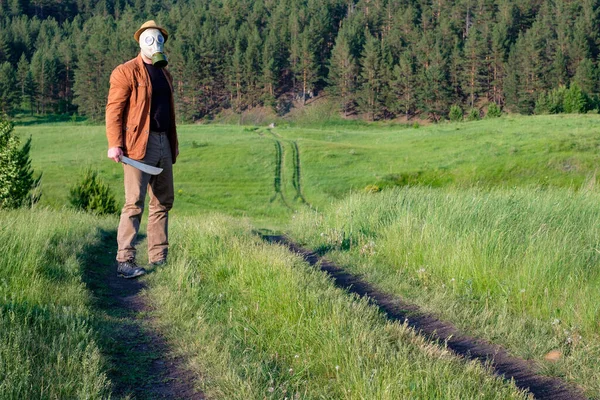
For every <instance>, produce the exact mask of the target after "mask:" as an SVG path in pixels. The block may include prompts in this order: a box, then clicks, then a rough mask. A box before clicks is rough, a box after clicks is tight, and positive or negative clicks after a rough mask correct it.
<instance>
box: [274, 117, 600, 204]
mask: <svg viewBox="0 0 600 400" xmlns="http://www.w3.org/2000/svg"><path fill="white" fill-rule="evenodd" d="M599 122H600V118H599V117H598V116H597V115H585V116H572V115H568V116H567V115H561V116H541V117H503V118H499V119H494V120H484V121H479V122H471V123H443V124H439V125H431V126H427V127H421V128H419V129H412V128H408V127H405V126H397V125H389V126H375V127H362V126H344V125H340V126H338V127H335V126H330V125H328V124H324V126H323V127H312V128H306V127H285V126H283V127H281V128H277V129H275V131H276V132H277V133H278V134H280V135H281V136H283V137H284V138H286V139H292V140H297V141H298V144H299V146H300V151H301V155H302V156H301V158H302V171H303V179H304V187H305V190H306V196H307V198H308V199H309V201H311V202H312V203H314V204H316V205H319V206H322V205H325V204H328V203H329V202H330V201H331V199H332V198H338V199H339V198H342V197H344V196H346V195H347V194H348V192H349V190H363V189H364V188H365V187H366V186H368V185H377V186H379V187H381V188H383V187H387V186H395V185H398V186H404V185H425V186H433V187H460V188H465V187H473V186H477V187H488V188H491V187H513V186H534V187H540V186H542V187H547V186H557V187H569V188H574V189H579V188H580V187H581V186H582V185H585V184H587V183H590V182H592V181H593V182H595V181H596V177H595V172H596V169H597V166H598V164H599V161H600V156H599V155H598V148H599V146H600V138H599V137H598V135H597V128H596V127H597V125H598V123H599Z"/></svg>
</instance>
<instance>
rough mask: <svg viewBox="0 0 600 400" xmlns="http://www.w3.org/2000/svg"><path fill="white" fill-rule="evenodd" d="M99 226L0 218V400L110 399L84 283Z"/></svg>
mask: <svg viewBox="0 0 600 400" xmlns="http://www.w3.org/2000/svg"><path fill="white" fill-rule="evenodd" d="M98 223H99V220H96V219H93V218H92V217H89V216H85V215H82V214H75V213H67V212H50V211H46V210H37V211H31V210H21V211H11V212H7V211H1V212H0V254H1V256H0V301H1V303H0V398H2V399H35V398H43V399H67V398H80V399H82V398H86V399H100V398H107V397H109V396H110V390H109V382H108V380H107V378H106V376H105V374H104V370H103V361H102V357H101V355H100V353H99V348H98V346H97V345H96V343H95V341H94V337H95V335H94V332H93V329H92V323H91V321H92V314H91V308H90V298H89V294H88V293H87V291H86V289H85V285H84V284H83V282H82V279H81V260H80V259H79V258H78V257H79V256H81V255H82V252H83V251H84V249H85V247H86V246H89V245H91V244H92V243H93V242H94V241H95V240H96V229H95V226H97V224H98Z"/></svg>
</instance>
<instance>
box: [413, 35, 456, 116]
mask: <svg viewBox="0 0 600 400" xmlns="http://www.w3.org/2000/svg"><path fill="white" fill-rule="evenodd" d="M417 84H418V86H419V87H420V92H419V103H420V106H421V109H422V111H423V112H425V113H427V114H429V117H430V118H431V119H433V120H434V121H436V122H437V121H439V120H440V119H441V118H442V117H443V116H444V115H445V114H446V113H447V112H448V109H449V108H450V104H451V100H452V98H451V90H450V85H449V82H448V67H447V65H446V59H445V58H444V56H443V53H442V50H441V48H440V44H439V42H436V45H435V46H434V48H433V49H431V51H430V53H429V55H428V58H427V62H426V64H425V67H424V68H423V69H422V70H421V72H420V74H419V79H418V83H417Z"/></svg>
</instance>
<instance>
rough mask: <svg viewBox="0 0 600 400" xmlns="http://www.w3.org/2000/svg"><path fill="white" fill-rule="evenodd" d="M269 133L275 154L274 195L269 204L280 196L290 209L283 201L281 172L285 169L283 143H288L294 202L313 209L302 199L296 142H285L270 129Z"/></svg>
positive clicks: (300, 173)
mask: <svg viewBox="0 0 600 400" xmlns="http://www.w3.org/2000/svg"><path fill="white" fill-rule="evenodd" d="M267 130H268V131H269V133H270V134H271V135H272V136H273V140H275V142H276V145H275V146H276V153H275V181H274V188H275V194H274V195H273V197H272V198H271V202H273V201H274V200H275V199H276V198H277V197H278V195H279V196H281V199H282V200H283V202H284V204H285V205H286V207H288V208H290V209H292V207H290V206H289V205H288V203H287V202H286V200H285V195H284V194H283V189H282V187H283V185H282V182H283V171H284V169H285V143H286V142H287V143H289V144H290V146H291V149H292V186H293V187H294V191H295V192H296V193H295V196H294V201H296V200H299V201H300V202H301V203H303V204H306V205H307V206H308V207H310V208H313V207H312V205H311V204H310V203H309V202H308V201H307V200H306V198H305V197H304V193H303V192H302V169H301V163H300V147H299V146H298V142H297V141H295V140H285V139H283V137H282V136H281V135H279V134H278V133H277V132H275V131H273V130H272V129H271V128H268V129H267Z"/></svg>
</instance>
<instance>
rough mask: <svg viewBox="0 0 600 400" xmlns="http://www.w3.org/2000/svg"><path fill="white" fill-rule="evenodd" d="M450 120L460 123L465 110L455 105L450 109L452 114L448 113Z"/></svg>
mask: <svg viewBox="0 0 600 400" xmlns="http://www.w3.org/2000/svg"><path fill="white" fill-rule="evenodd" d="M448 118H450V121H452V122H460V121H462V120H463V110H462V108H460V106H458V105H456V104H455V105H453V106H452V107H450V112H449V113H448Z"/></svg>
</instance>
